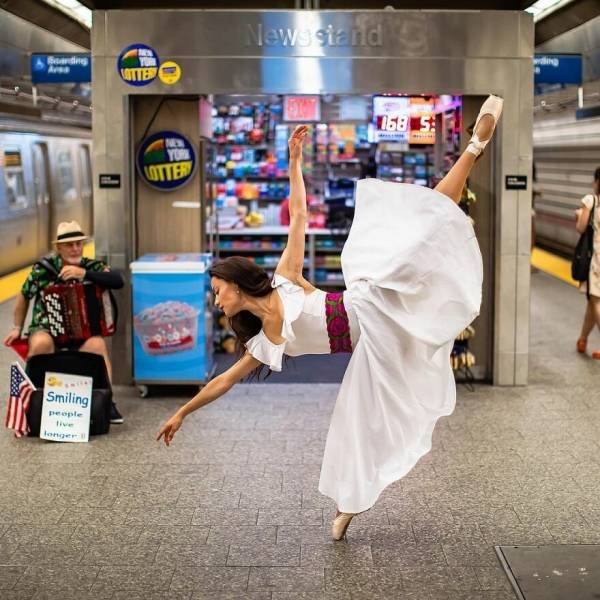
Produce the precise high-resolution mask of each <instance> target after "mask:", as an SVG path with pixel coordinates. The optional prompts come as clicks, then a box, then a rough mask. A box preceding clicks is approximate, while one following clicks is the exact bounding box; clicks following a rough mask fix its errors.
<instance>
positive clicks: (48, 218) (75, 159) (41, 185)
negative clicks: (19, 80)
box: [0, 116, 93, 275]
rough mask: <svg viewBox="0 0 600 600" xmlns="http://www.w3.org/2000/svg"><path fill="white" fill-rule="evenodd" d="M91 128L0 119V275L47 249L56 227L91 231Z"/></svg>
mask: <svg viewBox="0 0 600 600" xmlns="http://www.w3.org/2000/svg"><path fill="white" fill-rule="evenodd" d="M92 189H93V185H92V165H91V130H90V129H86V128H83V127H75V126H68V125H59V124H53V123H46V122H42V121H39V120H32V121H28V120H27V119H23V118H13V117H8V116H4V117H0V275H4V274H6V273H10V272H12V271H14V270H16V269H18V268H20V267H24V266H26V265H29V264H31V263H33V262H34V261H35V260H36V258H38V257H39V256H42V255H43V254H45V253H46V252H48V251H49V250H50V249H51V246H52V240H53V239H54V236H55V233H56V226H57V224H58V223H59V222H61V221H70V220H73V219H75V220H77V221H78V222H79V223H80V224H81V226H82V227H83V229H84V231H85V232H86V233H87V234H89V235H91V234H92V233H93V232H92V227H93V215H92Z"/></svg>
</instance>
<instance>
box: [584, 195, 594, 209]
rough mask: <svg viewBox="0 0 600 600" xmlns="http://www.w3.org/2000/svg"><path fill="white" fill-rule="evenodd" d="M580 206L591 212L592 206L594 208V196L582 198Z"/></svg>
mask: <svg viewBox="0 0 600 600" xmlns="http://www.w3.org/2000/svg"><path fill="white" fill-rule="evenodd" d="M581 204H582V205H583V206H585V207H586V208H589V209H590V210H591V209H592V206H594V196H592V194H588V195H587V196H584V197H583V198H582V199H581Z"/></svg>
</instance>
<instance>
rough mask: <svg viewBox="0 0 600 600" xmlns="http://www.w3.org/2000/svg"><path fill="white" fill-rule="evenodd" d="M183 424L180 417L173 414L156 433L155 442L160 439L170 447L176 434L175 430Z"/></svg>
mask: <svg viewBox="0 0 600 600" xmlns="http://www.w3.org/2000/svg"><path fill="white" fill-rule="evenodd" d="M182 423H183V418H182V417H180V416H179V415H178V414H177V413H175V414H174V415H173V416H172V417H171V418H170V419H169V420H168V421H167V422H166V423H165V424H164V425H163V428H162V429H161V430H160V431H159V432H158V435H157V436H156V441H158V440H160V438H161V437H162V438H163V439H164V441H165V444H166V445H167V446H170V445H171V442H172V441H173V436H174V435H175V433H176V432H177V430H178V429H179V428H180V427H181V424H182Z"/></svg>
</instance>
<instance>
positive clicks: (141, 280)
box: [130, 254, 214, 386]
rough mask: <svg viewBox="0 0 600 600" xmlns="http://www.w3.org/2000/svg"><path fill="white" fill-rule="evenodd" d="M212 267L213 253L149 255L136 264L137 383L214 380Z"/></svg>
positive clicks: (133, 278)
mask: <svg viewBox="0 0 600 600" xmlns="http://www.w3.org/2000/svg"><path fill="white" fill-rule="evenodd" d="M211 262H212V255H211V254H146V255H144V256H142V257H140V258H139V259H138V260H136V261H135V262H132V263H131V265H130V267H131V275H132V293H133V302H132V305H133V327H132V332H133V344H132V346H133V377H134V380H135V383H136V384H138V385H140V386H141V385H149V384H203V383H206V382H207V381H209V379H210V378H211V377H212V375H213V372H214V357H213V303H212V294H211V290H210V276H209V274H208V268H209V266H210V264H211Z"/></svg>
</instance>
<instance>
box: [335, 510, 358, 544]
mask: <svg viewBox="0 0 600 600" xmlns="http://www.w3.org/2000/svg"><path fill="white" fill-rule="evenodd" d="M354 514H355V513H343V512H341V513H338V514H337V515H336V517H335V519H334V520H333V522H332V523H331V537H333V539H334V540H335V541H339V540H341V539H342V538H344V537H346V530H347V529H348V525H350V521H352V517H354Z"/></svg>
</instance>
